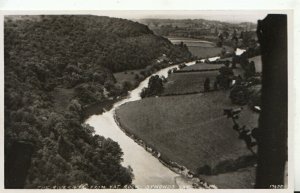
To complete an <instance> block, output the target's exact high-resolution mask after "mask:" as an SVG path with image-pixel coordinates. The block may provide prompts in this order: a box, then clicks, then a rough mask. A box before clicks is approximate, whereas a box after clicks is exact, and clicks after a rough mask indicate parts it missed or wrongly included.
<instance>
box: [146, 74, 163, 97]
mask: <svg viewBox="0 0 300 193" xmlns="http://www.w3.org/2000/svg"><path fill="white" fill-rule="evenodd" d="M163 89H164V87H163V78H160V77H159V76H158V75H155V76H151V77H150V79H149V83H148V87H147V88H144V89H143V90H142V92H141V97H142V98H145V97H150V96H155V95H159V94H160V93H162V91H163Z"/></svg>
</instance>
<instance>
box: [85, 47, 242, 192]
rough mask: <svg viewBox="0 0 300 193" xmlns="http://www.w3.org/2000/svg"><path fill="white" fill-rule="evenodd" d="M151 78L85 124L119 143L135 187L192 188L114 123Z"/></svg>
mask: <svg viewBox="0 0 300 193" xmlns="http://www.w3.org/2000/svg"><path fill="white" fill-rule="evenodd" d="M244 51H245V50H242V49H237V50H236V55H240V54H242V53H243V52H244ZM218 58H219V57H213V58H210V59H212V60H215V59H218ZM193 64H195V62H189V63H186V65H187V66H190V65H193ZM174 67H178V65H174V66H170V67H168V68H164V69H162V70H160V71H158V72H156V73H154V74H153V75H159V76H165V77H167V76H168V70H169V69H172V68H174ZM149 79H150V77H148V78H146V79H145V80H144V81H142V82H141V83H140V84H139V86H138V87H137V88H135V89H134V90H132V91H131V92H130V93H129V95H128V97H127V98H125V99H123V100H121V101H119V102H117V103H115V104H114V106H113V108H112V109H111V110H110V111H107V112H104V113H102V114H101V115H93V116H91V117H90V118H89V119H87V120H86V123H87V124H89V125H91V126H93V127H94V128H95V132H96V134H99V135H102V136H104V137H106V138H111V139H112V140H114V141H116V142H118V143H119V145H120V147H121V149H122V151H123V153H124V155H123V159H124V161H123V162H122V165H123V166H125V167H127V166H128V165H130V166H131V168H132V169H133V174H134V179H133V184H134V185H135V186H136V187H137V188H192V183H191V182H190V181H187V180H186V179H185V178H184V177H182V176H181V175H178V174H176V173H175V172H173V171H171V170H170V169H169V168H167V167H166V166H164V165H163V164H162V163H161V162H159V160H158V159H157V158H155V157H154V156H152V154H150V153H149V152H147V151H146V150H145V149H144V148H143V147H141V146H140V145H138V144H137V143H135V142H134V140H132V139H131V138H130V137H128V136H127V135H126V134H125V133H124V132H123V131H122V130H121V128H119V126H118V125H117V123H116V122H115V119H114V113H115V110H116V109H117V108H118V107H120V106H121V105H122V104H125V103H127V102H131V101H137V100H140V99H141V97H140V93H141V91H142V89H143V88H144V87H147V86H148V81H149Z"/></svg>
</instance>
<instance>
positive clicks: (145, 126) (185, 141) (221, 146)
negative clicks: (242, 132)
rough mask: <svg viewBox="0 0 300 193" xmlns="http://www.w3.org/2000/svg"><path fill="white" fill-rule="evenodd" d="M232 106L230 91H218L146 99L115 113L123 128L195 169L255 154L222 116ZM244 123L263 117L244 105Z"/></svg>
mask: <svg viewBox="0 0 300 193" xmlns="http://www.w3.org/2000/svg"><path fill="white" fill-rule="evenodd" d="M228 107H232V105H231V102H230V99H229V98H228V93H226V92H222V91H218V92H209V93H205V94H194V95H182V96H170V97H159V98H146V99H143V100H140V101H136V102H130V103H126V104H125V105H122V106H121V107H120V108H119V109H117V110H116V114H117V117H118V118H119V121H120V123H121V125H122V126H123V127H124V129H126V130H127V131H129V132H131V133H133V134H135V135H136V136H137V137H138V138H141V139H142V140H144V141H145V142H146V143H147V144H149V145H150V146H152V147H153V146H154V148H155V149H156V150H158V151H159V152H161V154H162V155H164V156H166V157H167V158H168V159H170V160H172V161H175V162H177V163H179V164H181V165H184V166H186V167H187V168H189V169H191V170H192V171H194V172H195V171H196V170H197V168H198V167H201V166H203V165H205V164H207V165H209V166H211V167H215V166H216V165H217V164H218V163H220V162H221V161H224V160H234V159H237V158H239V157H242V156H246V155H250V154H251V153H250V151H249V150H248V149H247V148H246V145H245V142H244V141H242V140H240V139H238V133H237V132H236V131H234V130H233V129H232V125H233V124H232V121H231V120H230V119H227V118H226V117H225V116H224V115H223V109H224V108H228ZM239 123H240V124H241V125H244V124H245V125H247V127H248V128H253V127H255V126H257V123H258V115H257V114H255V113H253V112H252V111H250V110H248V109H247V107H245V109H244V110H243V111H242V112H241V117H240V120H239Z"/></svg>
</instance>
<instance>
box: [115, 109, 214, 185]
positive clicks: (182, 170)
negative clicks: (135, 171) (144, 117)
mask: <svg viewBox="0 0 300 193" xmlns="http://www.w3.org/2000/svg"><path fill="white" fill-rule="evenodd" d="M114 120H115V122H116V123H117V125H118V126H119V127H120V129H121V130H122V131H123V132H124V133H125V134H126V135H127V136H128V137H130V138H131V139H132V140H133V141H134V142H135V143H137V144H138V145H140V146H141V147H143V148H144V149H145V150H146V151H147V152H149V153H151V154H152V156H154V157H155V158H157V159H158V160H159V161H160V162H161V163H162V164H163V165H164V166H166V167H167V168H169V169H170V170H172V171H173V172H175V173H177V174H179V175H181V176H183V177H184V179H186V180H187V181H188V182H190V183H191V185H192V188H200V189H202V188H205V189H216V188H217V187H216V186H215V185H212V184H208V183H207V182H205V181H204V180H203V179H200V178H198V177H197V176H196V175H195V174H194V173H193V172H191V171H190V170H189V169H187V168H186V167H185V166H182V165H179V164H178V163H176V162H173V161H171V160H168V159H167V158H166V157H165V156H164V155H162V154H161V153H160V152H159V151H157V150H156V149H155V148H154V147H153V146H150V145H149V144H147V143H146V142H145V141H143V140H142V139H140V138H138V137H137V136H136V135H134V134H132V133H130V132H129V130H128V129H126V127H125V126H124V125H122V124H121V122H120V120H119V118H118V117H117V116H116V113H114Z"/></svg>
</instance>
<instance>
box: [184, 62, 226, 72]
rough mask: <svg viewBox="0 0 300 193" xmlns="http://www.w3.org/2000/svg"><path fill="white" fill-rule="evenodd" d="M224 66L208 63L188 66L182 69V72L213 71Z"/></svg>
mask: <svg viewBox="0 0 300 193" xmlns="http://www.w3.org/2000/svg"><path fill="white" fill-rule="evenodd" d="M222 66H224V65H223V64H206V63H198V64H194V65H191V66H186V67H184V68H182V69H181V71H200V70H212V69H217V70H218V69H219V68H221V67H222Z"/></svg>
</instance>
